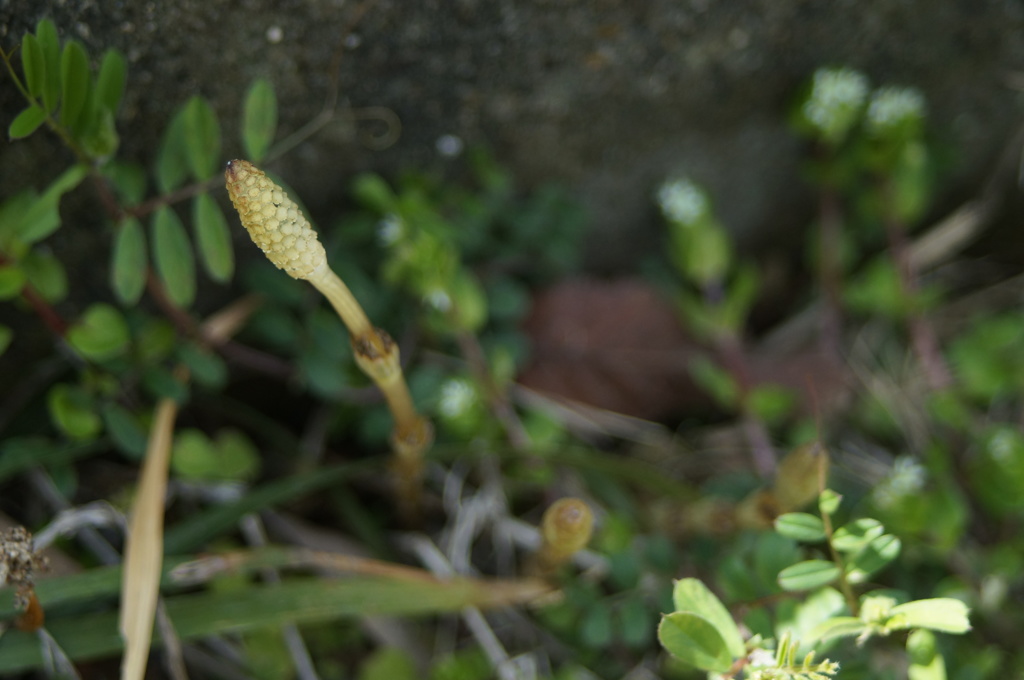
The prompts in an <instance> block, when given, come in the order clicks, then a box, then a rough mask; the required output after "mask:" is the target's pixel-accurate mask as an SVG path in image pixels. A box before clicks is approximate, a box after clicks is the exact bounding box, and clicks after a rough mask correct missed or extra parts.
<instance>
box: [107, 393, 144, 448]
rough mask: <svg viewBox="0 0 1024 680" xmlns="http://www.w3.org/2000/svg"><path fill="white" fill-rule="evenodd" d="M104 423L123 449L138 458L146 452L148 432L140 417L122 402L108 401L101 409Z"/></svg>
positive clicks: (112, 437)
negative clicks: (140, 421)
mask: <svg viewBox="0 0 1024 680" xmlns="http://www.w3.org/2000/svg"><path fill="white" fill-rule="evenodd" d="M101 413H102V415H103V424H104V426H105V427H106V430H107V433H108V434H109V435H110V438H111V439H113V440H114V443H115V444H116V445H117V447H118V448H119V449H121V451H123V452H124V453H126V454H128V455H129V456H131V457H132V458H134V459H136V460H141V459H142V457H143V454H144V453H145V452H146V441H147V434H146V431H145V430H144V429H143V428H142V425H141V424H140V423H139V419H138V418H137V417H136V416H135V414H133V413H132V412H131V411H129V410H128V409H126V408H124V407H123V406H121V405H120V404H117V403H114V402H108V403H106V404H104V405H103V408H102V409H101Z"/></svg>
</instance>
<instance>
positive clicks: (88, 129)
mask: <svg viewBox="0 0 1024 680" xmlns="http://www.w3.org/2000/svg"><path fill="white" fill-rule="evenodd" d="M86 113H87V116H83V121H85V122H84V123H83V125H82V126H81V134H80V135H79V140H80V141H81V143H82V149H83V150H84V151H85V153H86V154H87V155H88V156H89V157H90V158H93V159H97V160H99V161H100V162H101V163H105V162H106V160H107V159H108V158H109V157H110V156H112V155H113V154H114V152H115V151H117V145H118V144H120V142H121V139H120V138H119V137H118V136H117V128H116V126H115V125H114V114H113V113H111V112H110V110H109V109H107V108H105V107H102V106H97V105H96V103H95V98H94V97H93V96H92V95H91V94H90V97H89V105H88V108H87V110H86Z"/></svg>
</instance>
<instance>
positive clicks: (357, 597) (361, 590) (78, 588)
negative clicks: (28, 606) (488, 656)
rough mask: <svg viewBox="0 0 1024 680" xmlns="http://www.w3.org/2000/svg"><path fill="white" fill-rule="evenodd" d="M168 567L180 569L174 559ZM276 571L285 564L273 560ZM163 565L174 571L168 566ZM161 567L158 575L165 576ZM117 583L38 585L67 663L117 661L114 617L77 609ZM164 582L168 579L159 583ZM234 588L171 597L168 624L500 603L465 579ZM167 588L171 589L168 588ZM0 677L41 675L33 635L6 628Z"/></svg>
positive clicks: (495, 593) (111, 593) (209, 629)
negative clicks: (67, 603)
mask: <svg viewBox="0 0 1024 680" xmlns="http://www.w3.org/2000/svg"><path fill="white" fill-rule="evenodd" d="M174 562H180V559H179V560H174ZM277 562H278V566H279V567H286V566H287V564H288V563H287V561H284V560H280V559H278V560H277ZM165 564H173V562H172V561H171V560H168V562H167V563H165ZM166 572H167V568H166V567H165V569H164V573H165V574H166ZM120 581H121V571H120V569H119V568H98V569H92V570H89V571H87V572H85V573H83V574H74V575H71V576H67V577H55V578H48V579H42V580H40V582H39V584H38V587H37V592H38V594H39V599H40V601H41V602H42V603H43V607H45V608H46V610H47V614H48V615H47V621H46V630H47V633H49V634H51V635H52V636H53V638H54V639H55V641H56V644H57V645H59V647H60V649H61V651H62V652H64V653H66V654H67V656H68V657H69V658H70V659H71V660H73V661H77V660H83V661H84V660H86V659H96V658H104V657H113V656H117V655H118V653H119V652H120V650H121V649H122V647H123V645H124V640H123V638H122V636H121V635H120V633H119V632H118V613H117V611H105V612H104V611H89V612H86V613H84V614H83V613H77V612H80V611H81V610H82V604H83V603H95V602H97V601H104V600H107V599H109V598H111V597H113V598H116V597H117V593H118V588H119V584H120ZM164 583H165V584H166V583H168V579H167V578H165V579H164ZM240 585H242V586H243V587H240V588H222V589H212V590H207V591H202V592H194V593H187V594H175V595H172V596H169V597H167V598H166V600H165V604H166V611H167V615H168V616H169V617H170V620H171V625H173V626H174V630H175V631H176V632H177V633H178V635H179V636H180V637H181V639H182V640H183V641H191V640H200V639H202V638H206V637H211V636H219V635H228V634H231V635H237V634H239V633H242V632H245V631H251V630H258V629H266V628H280V627H281V626H282V625H285V624H311V625H313V624H318V623H319V624H322V623H323V622H330V621H338V620H339V619H340V620H345V619H350V620H353V621H356V620H358V619H359V618H360V617H365V616H368V615H391V616H407V617H413V616H419V617H425V616H427V615H430V614H437V613H442V612H451V613H455V612H458V611H460V610H462V609H465V608H466V607H480V608H489V607H494V606H495V605H496V604H498V599H499V598H500V597H501V596H502V593H501V589H498V588H495V587H494V586H492V585H491V584H490V583H488V582H487V581H471V580H468V579H461V578H456V579H450V580H445V581H435V580H430V579H427V580H404V581H403V580H400V579H396V578H392V579H387V578H381V577H353V578H346V579H312V578H301V579H292V580H286V581H285V582H283V583H280V584H276V583H275V584H269V585H267V584H258V585H257V584H240ZM170 587H173V586H170ZM12 590H13V589H6V590H5V591H3V593H2V595H3V596H5V597H3V599H2V602H3V605H6V606H5V607H4V609H5V610H8V611H10V612H11V613H7V612H5V614H4V616H5V618H13V616H14V612H13V611H12V609H13V608H12V606H11V600H12V598H13V593H12V592H11V591H12ZM58 596H62V597H64V598H65V599H66V600H68V601H71V602H74V601H77V602H78V603H79V604H77V605H73V606H69V607H64V608H63V609H65V610H69V611H70V613H64V614H63V615H62V616H57V615H50V612H51V608H52V609H53V610H57V609H62V608H61V607H59V606H55V604H54V603H55V601H56V599H57V597H58ZM3 650H4V653H3V654H0V675H3V676H4V677H12V676H16V675H18V672H19V671H30V670H32V669H34V668H42V667H43V664H44V660H43V654H44V653H45V652H44V651H43V650H42V649H41V645H40V644H39V638H38V636H37V635H36V634H35V633H25V632H22V631H18V630H14V629H10V630H7V631H6V632H5V633H4V648H3Z"/></svg>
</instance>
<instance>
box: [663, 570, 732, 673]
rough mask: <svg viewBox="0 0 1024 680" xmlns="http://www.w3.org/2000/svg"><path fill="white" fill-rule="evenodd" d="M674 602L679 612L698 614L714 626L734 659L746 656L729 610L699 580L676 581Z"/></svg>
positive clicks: (673, 594) (673, 595) (685, 579)
mask: <svg viewBox="0 0 1024 680" xmlns="http://www.w3.org/2000/svg"><path fill="white" fill-rule="evenodd" d="M672 602H673V604H674V606H675V610H676V611H677V612H690V613H693V614H697V615H698V616H700V617H702V618H704V619H705V620H707V621H708V623H710V624H711V625H712V626H714V627H715V629H716V630H717V631H718V634H719V635H720V636H721V637H722V640H723V641H724V642H725V645H726V648H727V649H728V650H729V653H730V654H731V655H732V656H733V658H739V657H741V656H743V655H744V653H745V647H744V645H743V637H742V636H741V635H740V631H739V628H737V626H736V622H735V621H734V620H733V618H732V616H731V615H730V614H729V610H728V609H726V608H725V605H724V604H722V601H721V600H719V599H718V597H717V596H716V595H715V594H714V593H712V592H711V591H710V590H708V587H707V586H706V585H704V583H703V582H701V581H700V580H699V579H695V578H684V579H681V580H679V581H676V584H675V587H674V588H673V589H672Z"/></svg>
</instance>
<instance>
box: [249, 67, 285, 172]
mask: <svg viewBox="0 0 1024 680" xmlns="http://www.w3.org/2000/svg"><path fill="white" fill-rule="evenodd" d="M276 130H277V95H275V94H274V86H273V85H271V84H270V82H269V81H267V80H264V79H262V78H261V79H259V80H257V81H256V82H254V83H253V84H252V87H250V88H249V92H248V94H247V95H246V96H245V108H244V110H243V111H242V146H244V147H245V153H246V154H247V155H248V157H249V158H250V159H251V160H252V161H253V162H254V163H258V162H259V161H261V160H263V157H264V156H266V155H267V150H268V149H270V144H271V143H272V142H273V141H274V133H275V132H276Z"/></svg>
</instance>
